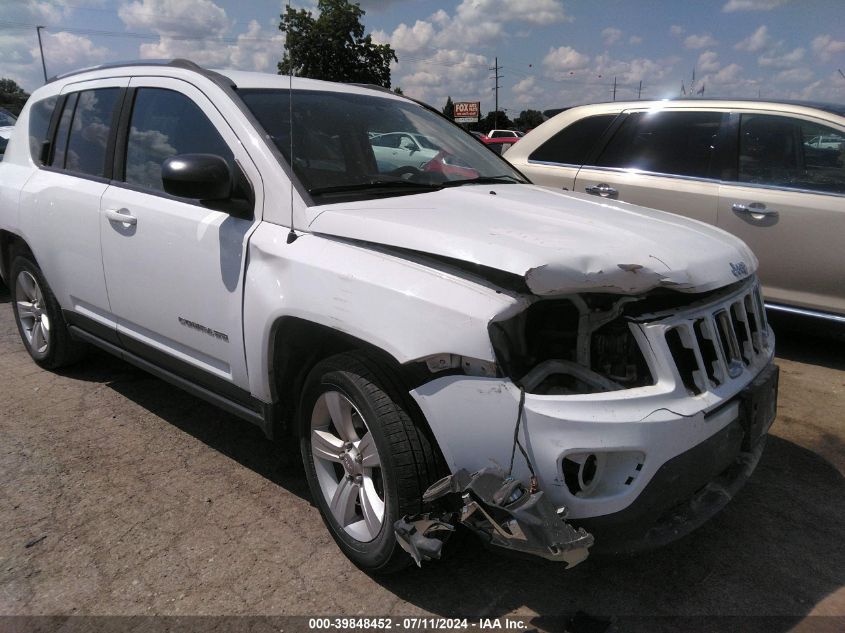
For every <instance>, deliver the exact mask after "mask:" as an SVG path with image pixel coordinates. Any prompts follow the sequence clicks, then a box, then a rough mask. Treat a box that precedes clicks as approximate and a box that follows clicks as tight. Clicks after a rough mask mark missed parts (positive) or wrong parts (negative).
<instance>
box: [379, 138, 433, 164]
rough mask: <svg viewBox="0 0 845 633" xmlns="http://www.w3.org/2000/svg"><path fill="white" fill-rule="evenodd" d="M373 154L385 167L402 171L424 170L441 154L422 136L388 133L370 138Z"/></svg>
mask: <svg viewBox="0 0 845 633" xmlns="http://www.w3.org/2000/svg"><path fill="white" fill-rule="evenodd" d="M370 144H371V145H372V147H373V154H374V155H375V157H376V161H378V162H379V163H380V164H382V165H383V166H390V167H391V168H392V169H396V170H402V169H403V168H407V167H412V168H414V169H417V170H419V169H423V168H424V167H425V166H426V164H428V162H429V161H430V160H432V159H433V158H434V157H435V156H437V154H438V153H439V152H440V148H439V147H437V146H436V145H435V144H434V143H432V142H431V141H430V140H429V139H428V138H426V137H425V136H423V135H422V134H415V133H412V132H387V133H383V134H373V135H371V136H370Z"/></svg>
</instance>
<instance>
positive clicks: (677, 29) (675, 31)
mask: <svg viewBox="0 0 845 633" xmlns="http://www.w3.org/2000/svg"><path fill="white" fill-rule="evenodd" d="M685 32H686V29H685V28H684V27H682V26H680V25H679V24H673V25H672V26H670V27H669V33H671V34H672V35H673V36H675V37H681V35H683V34H684V33H685Z"/></svg>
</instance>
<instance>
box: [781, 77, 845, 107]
mask: <svg viewBox="0 0 845 633" xmlns="http://www.w3.org/2000/svg"><path fill="white" fill-rule="evenodd" d="M843 84H845V82H843V81H842V77H841V76H840V75H839V73H837V72H836V71H834V72H832V73H830V75H828V76H827V77H825V78H823V79H819V80H817V81H814V82H813V83H811V84H808V85H807V86H804V88H797V89H795V90H794V91H793V92H791V93H790V94H789V95H787V96H789V97H791V98H793V99H812V100H813V101H830V102H842V101H845V85H843Z"/></svg>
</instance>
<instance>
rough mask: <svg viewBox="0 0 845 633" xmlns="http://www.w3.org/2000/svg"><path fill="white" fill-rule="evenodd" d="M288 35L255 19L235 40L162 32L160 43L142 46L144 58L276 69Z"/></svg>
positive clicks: (215, 66)
mask: <svg viewBox="0 0 845 633" xmlns="http://www.w3.org/2000/svg"><path fill="white" fill-rule="evenodd" d="M284 41H285V40H284V34H283V33H281V32H280V31H278V30H274V31H271V32H269V33H268V32H265V31H264V30H263V29H262V27H261V25H260V24H259V23H258V22H257V21H256V20H252V21H251V22H250V23H249V25H248V27H247V30H246V31H244V32H243V33H240V34H238V36H237V38H236V39H235V41H234V42H232V41H226V40H223V39H219V38H218V39H205V40H202V41H197V40H185V39H180V38H174V37H170V36H168V35H161V36H160V37H159V39H158V41H157V42H147V43H144V44H141V45H140V46H139V47H138V52H139V54H140V56H141V59H170V58H176V57H183V58H188V59H190V60H192V61H195V62H196V63H198V64H199V65H200V66H206V67H211V68H237V69H239V70H258V71H267V72H275V71H276V63H277V62H278V61H279V60H280V59H281V58H282V51H283V48H284Z"/></svg>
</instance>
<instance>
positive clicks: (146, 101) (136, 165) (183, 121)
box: [124, 88, 234, 191]
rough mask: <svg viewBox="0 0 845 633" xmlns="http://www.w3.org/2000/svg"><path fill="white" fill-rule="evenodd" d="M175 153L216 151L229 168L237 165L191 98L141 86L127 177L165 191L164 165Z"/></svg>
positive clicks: (129, 144) (131, 131)
mask: <svg viewBox="0 0 845 633" xmlns="http://www.w3.org/2000/svg"><path fill="white" fill-rule="evenodd" d="M176 154H216V155H217V156H220V157H222V158H223V159H224V160H225V161H226V162H227V163H228V164H229V167H230V168H231V167H232V165H233V164H234V156H233V154H232V152H231V150H230V149H229V147H228V145H226V142H225V141H224V140H223V138H222V137H221V136H220V133H219V132H218V131H217V129H216V128H215V127H214V125H213V124H212V123H211V121H209V120H208V117H206V116H205V114H204V113H203V111H202V110H201V109H200V108H199V106H198V105H197V104H195V103H194V102H193V101H192V100H191V99H190V98H188V97H187V96H185V95H183V94H181V93H179V92H175V91H173V90H167V89H163V88H139V89H138V91H137V93H136V94H135V102H134V105H133V108H132V119H131V121H130V124H129V136H128V138H127V144H126V168H125V178H124V180H125V181H126V182H127V183H129V184H132V185H136V186H138V187H144V188H145V189H153V190H154V191H164V186H163V184H162V180H161V165H162V163H163V162H164V161H165V159H167V158H169V157H171V156H175V155H176Z"/></svg>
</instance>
